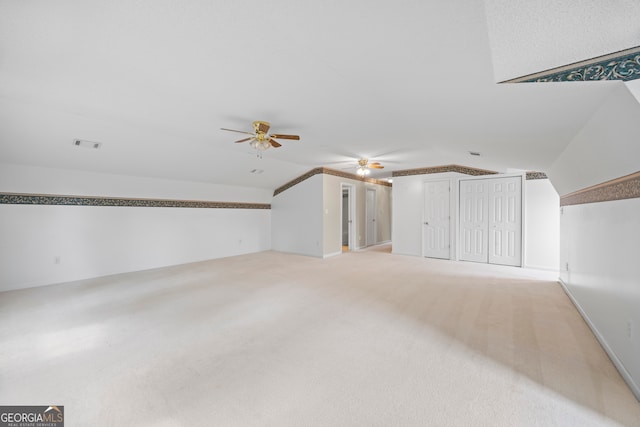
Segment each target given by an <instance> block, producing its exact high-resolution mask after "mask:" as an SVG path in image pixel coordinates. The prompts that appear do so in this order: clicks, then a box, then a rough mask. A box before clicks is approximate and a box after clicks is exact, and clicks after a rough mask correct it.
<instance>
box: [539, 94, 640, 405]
mask: <svg viewBox="0 0 640 427" xmlns="http://www.w3.org/2000/svg"><path fill="white" fill-rule="evenodd" d="M639 140H640V104H638V102H637V100H636V98H635V97H634V96H633V95H632V94H631V93H630V92H629V90H628V88H627V86H625V85H624V84H622V83H620V85H619V86H618V87H617V88H616V90H615V91H614V92H613V93H612V94H611V96H610V97H609V98H608V99H607V100H606V102H605V103H604V104H603V105H602V107H601V108H600V109H599V110H598V111H596V112H595V114H594V115H593V116H592V117H591V119H590V120H589V122H588V123H587V124H586V125H585V126H584V127H583V129H582V130H581V131H580V132H579V133H578V134H577V135H576V137H575V138H574V139H573V140H572V141H571V143H570V144H569V145H568V146H567V148H566V149H565V151H564V152H563V153H562V154H561V155H560V157H559V158H558V159H557V160H556V162H555V163H554V164H553V166H552V168H551V170H550V171H549V176H550V178H551V180H552V183H553V185H554V187H555V188H556V190H558V193H559V194H560V196H563V195H566V194H568V193H571V192H574V191H577V190H581V189H584V188H586V187H590V186H592V185H596V184H600V183H603V182H605V181H609V180H612V179H615V178H619V177H622V176H625V175H629V174H631V173H634V172H637V171H640V144H638V141H639ZM639 208H640V201H639V200H638V199H631V200H620V201H614V202H600V203H591V204H585V205H574V206H565V207H563V212H564V213H563V214H562V215H561V216H560V266H561V279H562V280H563V282H564V283H565V285H566V288H567V291H568V293H569V295H570V296H571V297H572V299H573V300H574V302H575V304H576V305H577V307H578V308H579V309H580V310H581V311H582V313H583V315H584V316H585V318H586V319H587V320H588V322H589V323H590V325H591V326H592V328H593V329H594V331H595V333H596V335H597V336H598V338H599V340H600V341H601V343H602V344H603V346H604V347H605V349H607V350H608V351H609V354H610V356H611V358H612V360H614V362H616V364H617V365H618V367H619V369H620V371H621V373H622V374H623V376H625V379H627V382H629V383H630V384H631V386H632V388H633V389H634V392H635V393H636V396H637V397H638V398H639V399H640V388H639V385H640V347H638V342H639V336H638V334H637V333H635V335H634V338H633V339H632V340H628V339H627V338H626V337H625V336H626V330H627V327H626V320H627V319H631V321H632V322H633V325H634V326H633V327H634V328H638V327H640V318H639V317H638V313H640V310H639V309H638V307H640V282H639V278H640V270H639V267H638V266H639V265H640V264H639V263H638V256H637V255H638V242H639V241H640V221H639V220H638V218H639V216H638V212H640V209H639ZM566 263H568V264H569V270H568V271H567V270H566Z"/></svg>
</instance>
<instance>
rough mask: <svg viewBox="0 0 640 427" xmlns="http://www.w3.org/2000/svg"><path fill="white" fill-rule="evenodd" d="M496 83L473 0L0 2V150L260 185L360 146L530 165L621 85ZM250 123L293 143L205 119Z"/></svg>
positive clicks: (341, 161)
mask: <svg viewBox="0 0 640 427" xmlns="http://www.w3.org/2000/svg"><path fill="white" fill-rule="evenodd" d="M491 10H492V11H493V12H492V13H493V15H492V17H493V18H495V10H494V9H491ZM492 22H494V24H493V25H494V27H492V28H494V30H495V25H497V24H495V22H498V23H499V22H500V20H497V21H495V20H494V21H492ZM496 32H498V33H499V32H500V31H499V30H495V31H493V32H492V34H493V35H495V34H496ZM492 37H493V36H492ZM501 60H502V59H501ZM495 82H496V78H495V76H494V68H493V62H492V56H491V46H490V43H489V31H488V25H487V19H486V17H485V9H484V4H483V3H482V2H478V1H472V0H438V1H429V2H425V1H423V0H395V1H363V0H354V1H349V2H344V1H335V0H326V1H322V2H320V1H309V0H297V1H293V0H280V1H273V2H263V1H258V0H246V1H239V0H234V1H231V0H218V1H215V2H211V1H196V0H184V1H177V0H174V1H158V0H137V1H82V2H78V1H55V0H50V1H28V2H25V1H6V0H0V162H4V163H11V164H27V165H36V166H46V167H55V168H68V169H75V170H89V171H97V172H104V173H113V174H123V175H135V176H149V177H161V178H169V179H180V180H190V181H202V182H212V183H220V184H230V185H243V186H256V187H262V188H276V187H278V186H280V185H282V184H284V183H285V182H287V181H288V180H290V179H293V178H295V177H296V176H298V175H301V174H302V173H305V172H307V171H308V170H310V169H311V168H313V167H317V166H327V167H332V168H335V169H339V170H342V169H344V168H348V167H350V168H351V169H348V170H347V171H355V166H356V162H355V160H356V159H357V158H358V157H369V158H372V159H373V160H375V161H380V162H382V163H383V164H384V165H385V166H386V168H385V169H383V170H382V171H380V172H374V174H373V175H372V176H374V177H385V176H390V175H391V172H392V171H393V170H402V169H410V168H419V167H428V166H435V165H442V164H451V163H457V164H463V165H466V166H472V167H480V168H485V169H494V170H508V169H524V170H541V171H544V170H546V169H547V168H548V167H549V166H550V165H551V164H552V162H553V161H554V159H555V158H557V157H558V155H559V154H560V153H561V152H562V151H563V150H564V148H565V147H566V146H567V144H568V143H569V142H570V141H571V139H572V138H573V136H574V135H576V133H577V132H578V131H579V130H580V129H581V128H582V127H583V126H584V124H585V123H586V122H587V120H588V119H589V117H590V115H591V114H592V113H593V112H594V111H595V110H596V109H597V108H598V107H599V106H600V105H601V104H602V102H603V101H604V99H605V98H606V97H607V95H608V93H609V92H610V91H611V90H612V88H613V87H614V85H618V84H622V83H620V82H601V83H600V82H599V83H597V84H593V83H569V84H566V83H560V84H518V85H498V84H496V83H495ZM253 120H267V121H270V122H271V123H272V131H273V132H276V133H295V134H299V135H301V137H302V140H301V141H282V143H283V145H284V146H283V147H282V148H279V149H271V150H268V151H267V152H266V153H265V154H264V157H263V158H262V159H258V158H257V157H256V155H255V153H254V152H252V151H251V150H250V148H249V147H248V145H246V144H234V143H233V141H234V140H236V139H239V138H238V136H239V134H233V133H228V132H223V131H221V130H220V128H221V127H227V128H233V129H240V130H250V129H251V122H252V121H253ZM240 137H241V136H240ZM76 138H81V139H86V140H89V141H96V142H101V143H102V144H103V145H102V148H101V149H99V150H91V149H84V148H77V147H74V146H73V140H74V139H76ZM470 150H473V151H479V152H481V153H482V155H481V156H480V157H471V156H470V155H469V154H468V151H470ZM256 168H258V169H263V170H264V172H263V173H262V174H259V175H256V174H251V173H250V171H251V170H252V169H256Z"/></svg>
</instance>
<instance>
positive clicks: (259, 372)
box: [0, 246, 640, 426]
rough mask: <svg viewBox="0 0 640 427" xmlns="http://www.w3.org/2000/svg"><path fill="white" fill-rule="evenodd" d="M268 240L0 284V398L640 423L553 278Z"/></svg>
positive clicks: (125, 412)
mask: <svg viewBox="0 0 640 427" xmlns="http://www.w3.org/2000/svg"><path fill="white" fill-rule="evenodd" d="M540 277H541V276H540V275H539V274H538V273H536V272H531V271H527V270H523V269H516V268H510V267H498V266H488V265H479V264H473V263H460V262H449V261H438V260H430V259H423V258H415V257H406V256H398V255H391V254H390V253H389V246H379V247H375V248H371V249H369V250H365V251H354V252H348V253H344V254H343V255H340V256H336V257H334V258H329V259H325V260H321V259H316V258H309V257H302V256H296V255H290V254H283V253H277V252H264V253H260V254H254V255H246V256H239V257H232V258H225V259H220V260H214V261H207V262H201V263H195V264H190V265H184V266H177V267H171V268H164V269H157V270H151V271H145V272H137V273H131V274H123V275H117V276H111V277H106V278H99V279H93V280H86V281H82V282H75V283H68V284H60V285H53V286H47V287H42V288H34V289H28V290H23V291H14V292H4V293H0V343H1V346H0V405H9V404H15V405H48V404H58V405H64V407H65V416H66V421H67V424H66V425H68V426H301V425H305V426H351V425H355V426H392V425H393V426H395V425H397V426H410V425H411V426H413V425H415V426H616V425H624V426H640V404H639V403H638V401H637V400H636V399H635V398H634V396H633V395H632V393H631V391H630V390H629V389H628V387H627V386H626V384H625V383H624V381H623V380H622V378H621V377H620V375H619V374H618V372H617V371H616V370H615V368H614V366H613V364H612V363H611V361H610V360H609V359H608V358H607V356H606V354H605V352H604V351H603V350H602V348H601V347H600V346H599V344H598V343H597V341H596V340H595V338H594V337H593V335H592V334H591V332H590V331H589V329H588V327H587V326H586V324H585V323H584V321H583V320H582V319H581V317H580V315H579V314H578V312H577V311H576V309H575V308H574V307H573V306H572V304H571V302H570V301H569V299H568V298H567V296H566V295H565V294H564V293H563V291H562V289H561V287H560V286H559V285H558V284H557V283H555V282H554V281H549V280H544V279H541V278H540Z"/></svg>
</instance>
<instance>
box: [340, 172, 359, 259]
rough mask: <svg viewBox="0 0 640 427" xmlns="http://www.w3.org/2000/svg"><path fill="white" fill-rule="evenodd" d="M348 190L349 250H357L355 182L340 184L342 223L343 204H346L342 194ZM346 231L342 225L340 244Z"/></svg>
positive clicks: (341, 214)
mask: <svg viewBox="0 0 640 427" xmlns="http://www.w3.org/2000/svg"><path fill="white" fill-rule="evenodd" d="M345 191H346V192H347V198H348V201H347V209H349V216H348V218H349V219H348V227H349V230H348V233H349V239H348V240H349V250H350V251H353V250H356V249H357V248H356V239H355V237H356V234H357V233H356V231H357V229H358V228H357V224H356V186H355V185H353V184H347V183H344V182H343V183H341V184H340V223H341V224H342V216H343V214H344V213H343V211H342V210H343V206H344V204H343V203H342V195H343V193H344V192H345ZM343 232H344V230H343V229H342V226H340V244H341V245H342V233H343Z"/></svg>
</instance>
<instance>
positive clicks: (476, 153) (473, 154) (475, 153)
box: [469, 151, 480, 156]
mask: <svg viewBox="0 0 640 427" xmlns="http://www.w3.org/2000/svg"><path fill="white" fill-rule="evenodd" d="M469 154H471V155H472V156H479V155H480V152H479V151H469Z"/></svg>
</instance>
